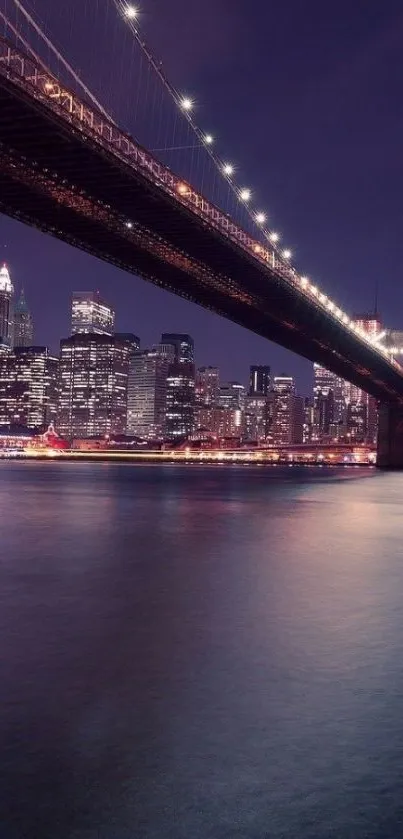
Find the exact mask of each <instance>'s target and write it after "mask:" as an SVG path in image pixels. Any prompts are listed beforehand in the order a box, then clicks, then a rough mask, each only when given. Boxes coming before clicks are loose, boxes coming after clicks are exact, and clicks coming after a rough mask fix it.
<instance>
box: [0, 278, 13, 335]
mask: <svg viewBox="0 0 403 839" xmlns="http://www.w3.org/2000/svg"><path fill="white" fill-rule="evenodd" d="M13 296H14V286H13V284H12V282H11V277H10V273H9V270H8V268H7V265H5V264H4V265H2V267H1V268H0V344H2V345H4V346H5V347H11V346H12V343H13Z"/></svg>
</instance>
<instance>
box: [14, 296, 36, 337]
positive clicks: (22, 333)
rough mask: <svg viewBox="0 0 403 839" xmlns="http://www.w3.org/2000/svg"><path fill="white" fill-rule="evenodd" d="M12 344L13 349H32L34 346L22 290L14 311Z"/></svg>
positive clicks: (31, 323)
mask: <svg viewBox="0 0 403 839" xmlns="http://www.w3.org/2000/svg"><path fill="white" fill-rule="evenodd" d="M13 344H14V347H32V346H33V344H34V324H33V320H32V315H31V312H30V310H29V308H28V305H27V301H26V300H25V295H24V289H23V288H22V289H21V294H20V296H19V299H18V301H17V303H16V304H15V309H14V340H13Z"/></svg>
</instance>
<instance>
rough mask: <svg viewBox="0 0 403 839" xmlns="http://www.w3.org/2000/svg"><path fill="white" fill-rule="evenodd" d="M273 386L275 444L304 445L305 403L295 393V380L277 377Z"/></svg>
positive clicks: (288, 377) (289, 377)
mask: <svg viewBox="0 0 403 839" xmlns="http://www.w3.org/2000/svg"><path fill="white" fill-rule="evenodd" d="M273 385H274V387H273V391H274V394H273V425H272V432H273V442H274V444H275V445H278V446H284V445H289V444H291V443H302V440H303V427H304V403H303V399H302V398H301V397H300V396H297V395H296V393H295V382H294V379H293V377H292V376H275V377H274V383H273Z"/></svg>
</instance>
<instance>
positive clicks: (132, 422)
mask: <svg viewBox="0 0 403 839" xmlns="http://www.w3.org/2000/svg"><path fill="white" fill-rule="evenodd" d="M173 359H174V348H173V347H172V345H170V344H165V345H162V344H160V345H157V346H155V347H153V348H152V349H151V350H143V351H141V352H140V351H138V352H135V353H134V355H133V356H132V358H131V361H130V367H129V384H128V399H127V432H128V434H134V435H136V436H138V437H143V438H144V439H146V440H162V439H163V438H164V436H165V415H166V403H167V377H168V371H169V368H170V365H171V364H172V363H173Z"/></svg>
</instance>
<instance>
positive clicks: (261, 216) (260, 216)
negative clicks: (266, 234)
mask: <svg viewBox="0 0 403 839" xmlns="http://www.w3.org/2000/svg"><path fill="white" fill-rule="evenodd" d="M266 218H267V216H266V213H256V221H257V223H258V224H264V223H265V221H266Z"/></svg>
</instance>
